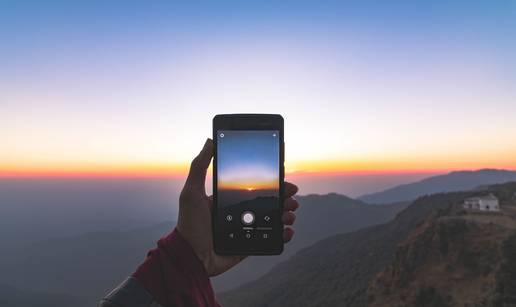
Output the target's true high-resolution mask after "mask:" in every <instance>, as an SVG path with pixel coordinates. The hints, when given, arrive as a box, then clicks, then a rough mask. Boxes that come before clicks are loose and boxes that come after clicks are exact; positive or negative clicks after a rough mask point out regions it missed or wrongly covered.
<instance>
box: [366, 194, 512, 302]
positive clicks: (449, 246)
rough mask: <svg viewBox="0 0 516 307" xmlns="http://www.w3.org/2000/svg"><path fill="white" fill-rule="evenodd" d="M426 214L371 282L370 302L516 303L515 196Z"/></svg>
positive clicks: (369, 290)
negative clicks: (499, 205) (498, 203)
mask: <svg viewBox="0 0 516 307" xmlns="http://www.w3.org/2000/svg"><path fill="white" fill-rule="evenodd" d="M503 206H504V207H503V208H504V210H502V212H501V213H485V212H471V211H464V210H461V209H460V208H457V207H451V208H449V209H448V210H443V211H442V212H440V213H439V214H438V215H434V216H431V217H430V218H428V220H427V221H425V223H424V224H422V225H421V226H420V227H418V229H416V230H414V231H413V232H412V233H411V235H410V236H409V238H408V239H407V240H405V241H404V242H403V243H402V244H400V246H399V247H398V248H397V250H396V256H395V258H394V260H393V261H392V263H391V264H390V265H389V266H388V267H387V268H386V269H385V270H383V271H382V272H381V273H379V274H378V275H377V276H376V278H375V279H374V280H373V281H372V282H371V284H370V287H369V289H368V299H369V304H368V305H369V306H371V307H384V306H399V307H409V306H432V307H447V306H457V307H467V306H516V214H514V213H513V212H511V210H510V209H512V208H516V199H513V200H512V201H511V200H508V201H506V202H505V203H504V204H503Z"/></svg>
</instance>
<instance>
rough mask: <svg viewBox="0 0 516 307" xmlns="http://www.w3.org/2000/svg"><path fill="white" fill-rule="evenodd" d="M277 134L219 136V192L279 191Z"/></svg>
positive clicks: (269, 132) (251, 132)
mask: <svg viewBox="0 0 516 307" xmlns="http://www.w3.org/2000/svg"><path fill="white" fill-rule="evenodd" d="M279 144H280V143H279V134H278V131H277V130H275V131H272V130H264V131H245V130H244V131H231V130H228V131H225V130H219V134H218V135H217V175H218V183H217V185H218V187H219V188H220V189H245V190H249V191H254V190H264V189H278V185H279V167H280V162H279V155H280V152H279V150H280V147H279V146H280V145H279Z"/></svg>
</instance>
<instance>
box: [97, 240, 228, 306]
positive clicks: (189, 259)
mask: <svg viewBox="0 0 516 307" xmlns="http://www.w3.org/2000/svg"><path fill="white" fill-rule="evenodd" d="M172 306H173V307H185V306H199V307H220V305H219V304H218V303H217V301H216V299H215V294H214V292H213V288H212V286H211V283H210V279H209V278H208V275H207V273H206V271H205V269H204V266H203V265H202V263H201V261H200V260H199V258H197V256H196V255H195V253H194V251H193V250H192V248H191V246H190V245H189V244H188V242H186V241H185V240H184V239H183V238H182V237H181V235H180V234H179V232H178V231H177V230H174V231H173V232H172V233H171V234H169V235H168V236H166V237H164V238H161V239H160V240H159V241H158V246H157V248H155V249H153V250H151V251H149V253H148V254H147V258H146V259H145V261H144V262H143V263H142V264H141V265H140V266H139V267H138V269H137V270H136V272H134V273H133V275H132V276H131V277H129V278H128V279H126V280H125V281H124V282H123V283H122V284H121V285H120V286H118V287H117V288H115V289H114V290H113V291H111V292H110V293H109V294H108V295H107V296H106V297H105V298H104V299H103V300H102V301H101V302H100V304H99V307H172Z"/></svg>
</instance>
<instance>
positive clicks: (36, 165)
mask: <svg viewBox="0 0 516 307" xmlns="http://www.w3.org/2000/svg"><path fill="white" fill-rule="evenodd" d="M514 84H516V3H515V2H514V1H281V2H280V1H259V2H258V1H256V2H250V1H184V2H178V1H166V2H165V1H140V2H137V1H0V131H8V132H9V134H8V135H7V136H6V139H5V140H4V141H3V142H2V143H1V144H0V172H1V173H11V172H14V173H16V172H21V173H23V172H31V171H34V172H36V173H37V172H43V173H44V172H46V171H49V170H56V169H57V170H62V171H63V172H88V171H89V170H98V169H106V170H110V171H113V172H115V171H121V170H123V169H129V168H130V169H137V170H142V169H145V168H149V167H154V168H164V169H167V170H172V171H176V170H177V169H184V168H185V166H186V165H187V164H188V161H189V160H190V159H191V157H192V156H193V155H195V153H196V152H197V148H198V147H199V146H200V145H199V144H202V142H203V140H204V139H205V137H206V136H209V134H210V123H211V118H212V117H213V116H214V115H215V114H217V113H236V112H261V113H267V112H268V113H281V114H283V116H284V117H285V119H286V126H285V127H286V128H285V129H286V130H285V136H286V140H287V142H288V144H289V148H288V149H289V150H287V171H291V172H293V171H299V170H302V171H330V170H339V171H350V170H356V171H360V170H362V171H375V170H392V171H400V170H416V169H417V170H449V169H457V168H480V167H504V168H516V160H515V159H516V158H515V157H516V145H512V144H508V143H507V141H506V140H507V139H511V138H513V137H514V133H513V131H516V104H515V103H514V101H515V99H516V88H515V87H514ZM484 118H488V119H489V120H482V119H484ZM472 122H474V123H475V124H472ZM307 139H309V140H310V142H311V144H312V145H313V146H309V147H306V146H305V144H306V140H307ZM478 140H481V142H482V144H483V146H481V148H478V149H476V150H475V151H471V150H470V149H469V148H470V146H468V144H472V143H476V142H478ZM325 161H329V162H328V163H329V164H327V165H325V164H324V163H325Z"/></svg>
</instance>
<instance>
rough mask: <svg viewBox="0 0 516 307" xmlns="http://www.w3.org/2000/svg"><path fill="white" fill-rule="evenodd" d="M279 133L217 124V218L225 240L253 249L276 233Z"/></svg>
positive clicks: (258, 248)
mask: <svg viewBox="0 0 516 307" xmlns="http://www.w3.org/2000/svg"><path fill="white" fill-rule="evenodd" d="M279 133H280V132H279V131H278V130H217V208H218V214H217V219H218V221H217V222H218V226H219V230H220V232H219V234H220V235H221V236H222V238H223V240H222V242H223V243H224V245H226V246H231V245H232V246H238V247H239V249H242V250H245V251H249V252H252V251H253V250H255V251H259V250H264V249H266V246H267V244H268V243H269V242H272V241H277V239H278V238H274V236H277V233H278V232H277V231H273V230H274V227H278V225H279V224H278V223H279V221H277V219H278V210H279V208H280V171H279V167H280V146H281V145H280V137H279Z"/></svg>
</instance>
